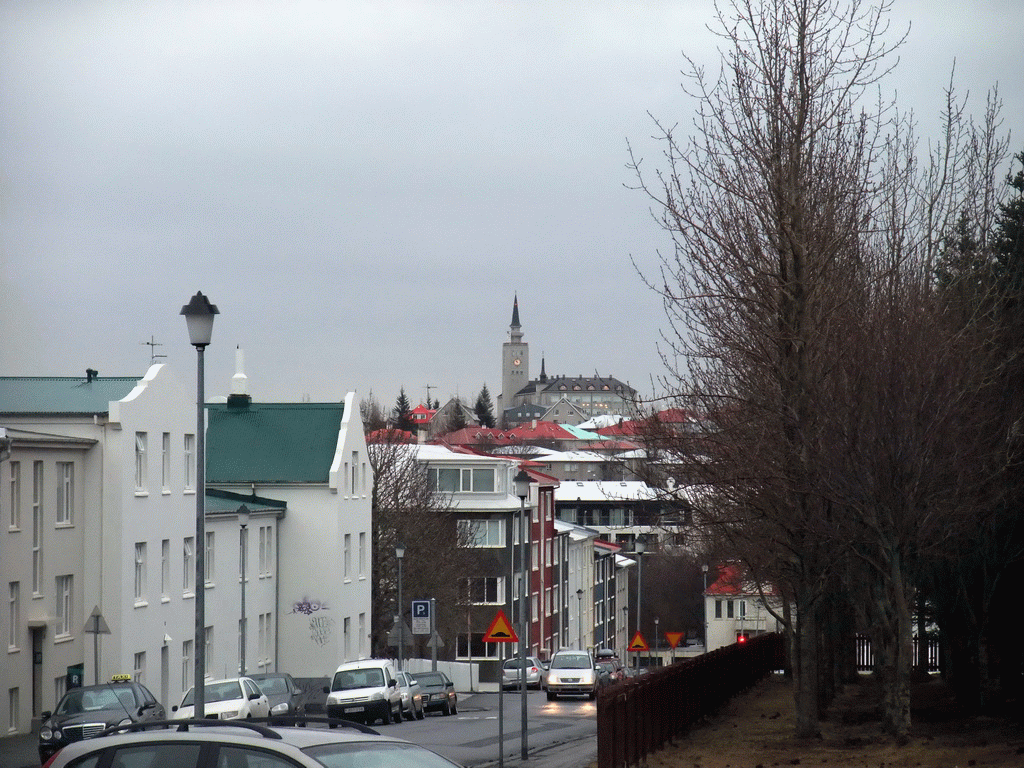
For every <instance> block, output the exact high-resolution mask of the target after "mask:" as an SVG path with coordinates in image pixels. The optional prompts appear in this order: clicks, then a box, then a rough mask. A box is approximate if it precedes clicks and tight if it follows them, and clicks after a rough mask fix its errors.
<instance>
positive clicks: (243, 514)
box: [237, 504, 250, 528]
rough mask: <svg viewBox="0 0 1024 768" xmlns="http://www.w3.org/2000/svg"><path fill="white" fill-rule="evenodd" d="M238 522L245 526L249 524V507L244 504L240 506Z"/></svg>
mask: <svg viewBox="0 0 1024 768" xmlns="http://www.w3.org/2000/svg"><path fill="white" fill-rule="evenodd" d="M237 514H238V524H239V525H240V526H242V527H243V528H245V526H247V525H248V524H249V515H250V512H249V508H248V507H247V506H245V504H243V505H242V506H240V507H239V508H238V513H237Z"/></svg>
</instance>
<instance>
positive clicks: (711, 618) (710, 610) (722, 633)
mask: <svg viewBox="0 0 1024 768" xmlns="http://www.w3.org/2000/svg"><path fill="white" fill-rule="evenodd" d="M781 606H782V602H781V600H780V598H779V596H778V593H777V592H776V591H775V589H774V588H773V587H772V586H771V585H770V584H762V585H760V588H759V585H758V584H757V583H756V582H754V581H753V580H751V579H750V578H749V576H748V575H747V572H746V570H745V569H744V568H743V567H742V566H741V565H739V564H738V563H726V564H725V565H721V566H718V567H717V568H716V569H715V573H714V575H713V576H712V580H711V583H710V584H709V585H708V588H707V590H706V591H705V592H704V610H705V614H704V615H705V616H706V617H707V650H708V651H713V650H715V649H716V648H721V647H722V646H725V645H732V644H733V643H735V642H736V641H737V640H739V639H740V638H747V637H754V636H756V635H761V634H764V633H766V632H779V631H781V630H782V625H781V622H779V621H778V620H777V619H776V618H775V616H773V615H772V613H771V612H770V611H769V608H771V609H772V611H774V612H775V613H776V614H779V615H781V613H782V609H781Z"/></svg>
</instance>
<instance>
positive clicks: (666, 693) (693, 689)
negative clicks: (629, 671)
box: [597, 633, 785, 768]
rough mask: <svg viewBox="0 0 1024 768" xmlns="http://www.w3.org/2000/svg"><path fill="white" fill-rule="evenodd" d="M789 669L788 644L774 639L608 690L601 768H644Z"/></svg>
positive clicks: (601, 709) (600, 700) (603, 694)
mask: <svg viewBox="0 0 1024 768" xmlns="http://www.w3.org/2000/svg"><path fill="white" fill-rule="evenodd" d="M784 663H785V641H784V638H783V636H782V635H779V634H774V633H773V634H768V635H760V636H758V637H752V638H750V640H748V641H747V642H746V643H742V644H740V643H737V644H734V645H729V646H726V647H724V648H719V649H718V650H715V651H712V652H711V653H706V654H704V655H702V656H697V657H694V658H692V659H687V660H686V661H681V662H678V663H676V664H672V665H670V666H668V667H662V668H653V669H651V671H650V672H648V673H646V674H643V675H640V676H638V677H635V678H632V679H629V680H626V681H624V682H621V683H617V684H615V685H612V686H609V687H607V688H602V689H601V690H600V691H599V692H598V696H597V765H598V768H624V767H625V766H635V765H640V763H641V762H642V761H643V760H644V758H645V757H646V756H647V755H649V754H651V753H652V752H655V751H657V750H658V749H660V748H661V747H662V746H664V745H665V744H666V743H667V742H668V741H670V740H671V739H673V738H675V737H676V736H678V735H680V734H682V733H685V731H686V730H687V729H688V728H689V727H690V726H691V725H692V724H693V723H695V722H697V721H698V720H700V719H701V718H703V717H705V716H706V715H709V714H711V713H712V712H714V711H715V710H717V709H718V708H719V707H720V706H721V705H722V704H724V703H725V702H726V701H727V700H728V699H730V698H731V697H733V696H735V695H736V694H737V693H740V692H741V691H744V690H746V689H747V688H749V687H750V686H752V685H753V684H754V683H756V682H757V681H758V680H760V679H761V678H763V677H764V676H765V675H767V674H769V673H770V672H772V671H773V670H776V669H781V668H782V667H783V666H784Z"/></svg>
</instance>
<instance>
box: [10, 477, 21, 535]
mask: <svg viewBox="0 0 1024 768" xmlns="http://www.w3.org/2000/svg"><path fill="white" fill-rule="evenodd" d="M7 525H8V527H9V528H11V530H17V529H19V528H21V462H20V461H12V462H11V510H10V518H9V520H8V522H7Z"/></svg>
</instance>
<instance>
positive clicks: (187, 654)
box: [181, 640, 195, 691]
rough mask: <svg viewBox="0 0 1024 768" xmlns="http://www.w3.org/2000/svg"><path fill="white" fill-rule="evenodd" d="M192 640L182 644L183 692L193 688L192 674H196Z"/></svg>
mask: <svg viewBox="0 0 1024 768" xmlns="http://www.w3.org/2000/svg"><path fill="white" fill-rule="evenodd" d="M192 646H193V642H192V641H191V640H185V641H184V642H183V643H182V644H181V690H183V691H187V690H188V689H189V688H190V687H191V686H192V674H193V672H195V664H194V663H193V661H192Z"/></svg>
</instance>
